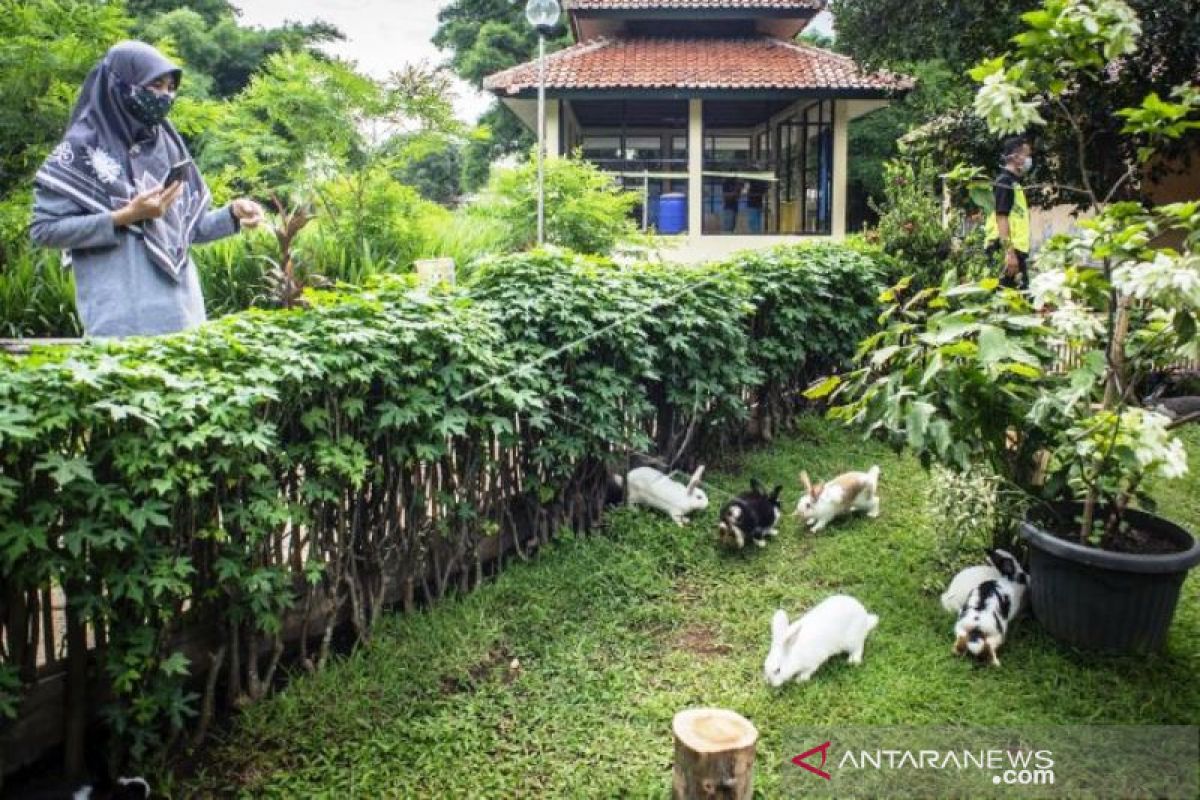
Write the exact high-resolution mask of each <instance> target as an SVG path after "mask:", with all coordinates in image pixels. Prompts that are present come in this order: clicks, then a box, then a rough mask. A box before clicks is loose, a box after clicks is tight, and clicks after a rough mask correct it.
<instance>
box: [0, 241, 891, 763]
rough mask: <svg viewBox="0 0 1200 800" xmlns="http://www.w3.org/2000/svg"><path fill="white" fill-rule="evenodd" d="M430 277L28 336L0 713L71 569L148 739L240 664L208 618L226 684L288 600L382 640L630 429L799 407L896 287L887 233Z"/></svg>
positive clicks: (633, 444) (582, 509) (9, 516)
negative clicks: (137, 334)
mask: <svg viewBox="0 0 1200 800" xmlns="http://www.w3.org/2000/svg"><path fill="white" fill-rule="evenodd" d="M410 281H411V279H409V278H400V277H382V278H379V279H377V280H376V281H375V282H374V283H372V284H370V285H369V286H367V287H366V288H364V289H362V290H361V291H357V292H355V293H321V294H316V295H315V296H314V303H313V307H312V308H310V309H307V310H304V311H294V312H282V311H278V312H263V311H248V312H245V313H241V314H237V315H233V316H231V317H227V318H225V319H222V320H220V321H217V322H215V323H212V324H209V325H207V326H204V327H202V328H200V329H198V330H196V331H192V332H189V333H186V334H180V335H176V336H169V337H162V338H157V339H145V340H130V341H124V342H109V343H94V344H90V345H87V346H82V347H76V348H70V349H47V350H44V351H41V352H39V353H37V354H35V355H32V356H29V357H26V358H23V359H19V360H18V359H13V358H9V357H0V359H2V360H0V585H2V586H3V589H2V591H0V632H2V633H3V643H4V647H3V649H0V717H2V716H3V715H5V714H6V713H7V714H8V715H9V716H11V715H12V714H13V713H15V712H16V701H17V697H16V695H17V693H19V691H20V688H19V687H20V686H21V685H29V684H31V683H32V682H33V681H34V678H35V677H36V676H35V673H36V669H35V666H36V665H35V656H34V655H33V646H32V643H33V641H34V638H33V637H34V636H35V633H36V632H35V631H33V630H32V629H31V627H30V625H29V624H28V623H29V619H30V618H31V617H36V616H37V613H36V606H35V603H36V601H37V599H38V592H39V590H44V589H45V588H46V587H48V586H50V585H52V584H53V585H55V586H58V587H61V588H62V589H63V591H65V593H66V594H67V596H68V597H69V598H70V608H71V614H70V615H69V616H70V619H69V625H68V627H69V628H70V629H71V631H69V632H68V633H69V636H68V638H69V639H71V641H72V642H78V641H80V637H81V634H82V630H83V625H84V624H85V621H87V624H88V625H89V626H91V627H92V628H93V630H94V633H95V635H96V637H97V644H98V645H99V646H98V648H97V650H96V661H95V664H96V666H97V667H98V668H99V669H100V670H102V675H103V680H104V681H105V682H106V683H107V684H108V685H110V686H111V689H112V692H111V696H112V702H110V703H109V704H108V705H107V706H106V713H107V718H108V720H109V723H110V725H111V726H112V729H113V730H114V731H115V732H116V733H118V734H119V736H118V737H117V739H118V740H119V741H121V742H123V743H125V744H126V745H128V747H129V748H130V751H131V755H132V756H133V757H134V758H139V759H140V758H142V757H144V756H146V755H147V754H149V753H151V752H153V751H155V750H156V749H160V745H162V744H164V743H165V744H168V745H169V744H171V743H173V742H174V741H176V740H177V738H176V737H177V736H178V734H179V733H181V732H183V731H184V730H185V729H186V730H189V731H190V732H193V733H195V731H196V729H197V728H199V729H203V728H204V727H205V726H206V725H207V721H208V718H209V717H210V715H211V709H212V707H213V705H214V701H215V697H214V696H213V695H212V689H213V688H214V687H215V685H216V684H215V683H210V684H209V685H208V691H207V692H203V691H197V689H199V690H203V689H204V688H205V687H204V686H199V687H197V685H196V684H195V683H193V682H190V681H188V680H187V678H188V676H189V675H190V674H191V673H193V672H197V673H199V672H204V671H206V670H207V669H208V664H207V663H201V664H197V665H195V666H192V665H191V664H190V663H189V659H188V657H187V656H186V655H185V654H184V650H183V649H181V648H182V645H180V644H179V643H180V641H181V636H180V634H181V633H182V632H184V631H188V632H191V633H192V634H193V638H194V635H195V633H196V632H197V631H199V632H201V633H202V634H203V643H204V649H203V650H201V651H200V652H204V651H207V652H208V653H210V654H211V655H212V658H213V663H218V664H220V665H221V667H220V671H221V675H222V681H221V683H222V685H224V684H225V683H228V685H229V691H228V693H227V697H226V699H227V700H232V701H236V700H240V699H246V698H248V699H250V700H253V699H256V698H257V697H259V696H261V695H262V694H263V693H265V692H266V691H267V688H268V686H269V684H270V682H271V679H272V676H273V673H274V669H275V666H276V664H277V663H278V660H279V656H280V654H281V652H282V648H283V644H284V640H285V638H289V639H295V638H297V636H296V633H297V632H295V631H286V632H285V631H284V630H283V623H284V620H285V618H288V617H289V616H295V614H293V615H289V614H287V613H286V612H288V611H289V609H290V610H292V611H293V612H297V613H299V612H302V613H299V616H300V617H302V618H304V619H307V620H310V621H311V623H312V626H313V627H311V628H309V627H308V623H305V630H304V631H303V633H305V634H307V636H308V637H312V636H315V635H320V634H322V633H324V640H323V642H324V646H322V647H315V648H314V650H313V651H311V652H310V651H309V649H308V648H307V645H306V646H305V647H304V650H303V652H302V658H303V659H304V663H305V664H307V665H310V666H319V665H320V664H321V663H323V661H324V658H325V656H326V655H327V653H328V643H329V633H330V632H331V626H326V625H325V623H324V621H325V620H326V619H333V618H334V617H333V616H332V615H330V614H328V613H327V612H328V611H329V609H330V608H333V609H340V610H342V611H344V612H346V613H348V614H349V617H350V619H351V620H352V621H353V622H354V625H355V628H356V630H357V634H358V635H359V636H360V637H369V635H370V631H371V627H372V625H373V623H374V621H375V619H376V617H377V615H378V614H379V613H380V611H381V610H382V609H383V607H384V606H385V605H386V604H387V603H388V602H389V601H394V600H397V599H399V600H400V601H401V602H403V603H404V604H405V605H409V606H411V604H412V603H413V602H414V598H416V597H418V596H429V597H436V596H440V595H441V594H443V593H444V592H446V591H447V590H449V589H452V588H458V587H463V588H466V587H467V586H469V585H470V583H471V582H472V581H478V580H480V579H481V578H482V559H483V557H484V553H483V551H482V549H481V548H482V546H483V544H484V543H485V541H486V540H487V539H488V537H489V536H492V535H494V534H499V535H500V539H501V545H502V546H504V547H506V548H507V547H511V548H515V550H516V552H517V553H518V554H520V555H522V556H524V555H526V554H527V553H528V550H529V547H530V546H534V545H536V544H537V543H542V542H545V541H547V540H548V539H549V538H551V537H552V536H553V535H554V533H555V532H556V531H557V530H559V529H560V528H561V527H563V526H571V527H574V528H576V529H590V528H591V527H592V526H593V525H594V524H595V523H596V522H598V521H599V518H600V514H601V511H602V507H603V493H604V484H605V477H606V472H607V470H608V469H609V468H610V466H617V465H619V464H622V463H624V462H623V458H624V456H625V455H626V454H627V453H628V451H629V450H637V451H643V452H645V451H652V450H653V451H657V452H659V453H669V454H670V455H672V456H675V457H677V458H678V461H679V463H680V464H688V465H690V464H691V463H692V462H694V461H695V460H696V459H698V458H700V457H701V456H702V455H704V451H706V450H710V449H712V448H714V447H715V446H717V445H719V444H721V443H724V442H727V441H730V440H731V439H734V438H737V437H739V436H740V435H741V433H742V431H744V429H745V425H744V420H745V417H746V414H747V408H748V402H749V403H754V402H758V403H759V404H760V405H761V404H762V403H764V402H765V403H767V404H769V405H770V406H771V407H772V408H773V409H774V411H773V412H772V413H774V414H776V415H780V414H782V415H784V416H786V414H787V410H788V409H790V408H793V407H794V405H795V404H796V403H798V402H799V401H798V399H797V398H796V396H795V391H794V390H796V389H798V388H800V387H802V386H803V385H805V384H806V383H807V382H808V381H809V380H810V379H811V378H813V377H815V376H816V375H818V374H821V373H824V372H825V371H826V370H828V369H829V368H830V367H831V366H836V365H838V364H841V363H845V362H847V361H848V359H849V357H850V356H851V354H852V353H853V350H854V347H855V344H856V343H857V342H858V341H859V340H860V339H861V338H863V337H864V335H866V334H867V333H868V332H869V329H870V327H871V326H872V325H873V320H874V316H875V314H876V305H875V297H876V296H877V294H878V291H879V288H880V285H879V284H880V281H879V270H878V268H877V266H876V265H875V262H874V261H873V259H872V258H871V257H870V255H869V254H867V253H864V252H858V251H855V250H851V249H846V248H840V247H836V246H829V245H825V246H816V247H800V248H783V249H779V250H775V251H771V252H766V253H761V254H752V255H745V256H741V257H737V258H735V259H733V260H731V261H729V262H726V263H720V264H713V265H707V266H704V267H699V268H681V267H670V266H638V267H624V268H622V267H617V266H614V265H613V264H611V263H609V262H606V261H600V260H594V259H587V258H584V257H580V256H575V255H572V254H569V253H563V252H557V251H554V252H551V251H539V252H534V253H529V254H523V255H517V256H509V257H503V258H497V259H494V260H491V261H489V262H487V263H485V264H483V265H482V266H481V267H480V268H479V269H478V271H477V272H476V274H475V275H474V277H473V278H472V280H471V282H470V283H469V284H468V285H465V286H461V287H458V288H455V289H446V290H436V291H432V292H426V291H414V290H413V286H412V283H411V282H410ZM456 576H457V577H456ZM72 632H73V633H74V638H73V639H72V638H71V635H70V634H71V633H72ZM81 649H82V647H81V646H78V645H77V646H75V647H74V648H73V650H74V651H75V652H78V651H79V650H81ZM189 652H195V651H194V650H192V651H189ZM260 653H266V656H265V657H263V658H260ZM197 714H199V719H197V718H196V715H197ZM164 731H169V732H171V733H173V734H175V735H174V736H169V737H167V738H163V736H162V734H163V732H164ZM70 746H71V745H70V742H69V743H68V749H69V748H70Z"/></svg>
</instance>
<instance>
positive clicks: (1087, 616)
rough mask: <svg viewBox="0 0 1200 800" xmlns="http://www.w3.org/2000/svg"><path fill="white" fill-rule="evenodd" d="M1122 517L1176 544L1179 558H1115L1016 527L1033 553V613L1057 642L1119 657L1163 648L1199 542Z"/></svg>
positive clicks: (1148, 519) (1165, 526) (1164, 524)
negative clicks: (1111, 653) (1114, 653)
mask: <svg viewBox="0 0 1200 800" xmlns="http://www.w3.org/2000/svg"><path fill="white" fill-rule="evenodd" d="M1078 509H1079V507H1078V506H1076V507H1075V508H1074V509H1072V512H1077V511H1078ZM1125 513H1126V518H1127V519H1128V520H1129V522H1130V524H1132V525H1133V526H1134V527H1137V528H1140V529H1142V530H1145V531H1154V532H1156V533H1158V534H1160V535H1162V536H1163V537H1165V538H1167V539H1169V540H1171V541H1174V542H1177V543H1178V544H1179V547H1180V551H1179V552H1177V553H1168V554H1165V555H1137V554H1131V553H1112V552H1108V551H1106V550H1100V549H1097V548H1094V547H1084V546H1083V545H1080V544H1076V543H1074V542H1069V541H1067V540H1065V539H1061V538H1059V537H1057V536H1055V535H1053V534H1051V533H1049V532H1047V531H1045V530H1042V529H1041V528H1040V527H1039V526H1037V525H1036V524H1034V523H1032V522H1030V521H1026V522H1023V523H1021V535H1022V537H1024V539H1025V540H1026V541H1027V542H1028V543H1029V550H1030V564H1029V583H1030V587H1029V589H1030V597H1031V600H1032V605H1033V613H1034V615H1035V616H1036V617H1037V619H1038V622H1039V623H1041V625H1042V627H1043V628H1045V629H1046V630H1047V631H1048V632H1049V633H1050V634H1051V635H1052V636H1054V637H1055V638H1057V639H1059V640H1061V641H1064V642H1067V643H1068V644H1072V645H1075V646H1076V647H1082V648H1086V649H1088V650H1103V651H1110V652H1121V653H1146V652H1151V651H1155V650H1161V649H1162V647H1163V645H1165V644H1166V641H1167V631H1168V630H1169V629H1170V627H1171V620H1172V618H1174V616H1175V606H1176V605H1177V603H1178V602H1179V589H1180V587H1181V586H1183V581H1184V579H1185V578H1186V577H1187V573H1188V570H1189V569H1191V568H1192V567H1194V566H1195V565H1196V564H1197V563H1198V562H1200V542H1197V540H1196V538H1195V537H1194V536H1192V535H1191V534H1190V533H1188V532H1187V531H1185V530H1184V529H1183V528H1181V527H1179V526H1178V525H1176V524H1174V523H1172V522H1169V521H1168V520H1165V519H1162V518H1161V517H1157V516H1155V515H1153V514H1147V513H1146V512H1143V511H1135V510H1129V511H1126V512H1125ZM1074 516H1075V513H1071V514H1070V516H1067V517H1066V519H1071V518H1073V517H1074Z"/></svg>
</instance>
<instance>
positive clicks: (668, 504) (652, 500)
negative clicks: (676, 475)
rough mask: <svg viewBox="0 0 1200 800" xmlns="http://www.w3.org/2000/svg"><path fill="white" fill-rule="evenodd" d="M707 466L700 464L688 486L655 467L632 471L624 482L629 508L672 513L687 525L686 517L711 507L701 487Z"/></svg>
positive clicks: (677, 520)
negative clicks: (637, 507)
mask: <svg viewBox="0 0 1200 800" xmlns="http://www.w3.org/2000/svg"><path fill="white" fill-rule="evenodd" d="M702 475H704V465H703V464H702V465H700V467H699V468H697V469H696V471H695V472H694V473H692V478H691V480H689V481H688V484H687V486H684V485H683V484H681V483H676V482H675V481H673V480H671V478H670V476H669V475H667V474H666V473H663V472H659V471H658V470H656V469H655V468H654V467H638V468H637V469H634V470H630V471H629V475H628V476H627V477H626V479H625V491H626V492H627V494H628V498H629V503H630V505H641V506H649V507H650V508H657V509H658V510H659V511H664V512H666V513H667V514H670V516H671V519H673V520H675V522H676V523H678V524H679V525H680V526H683V525H686V524H687V515H688V514H691V513H693V512H695V511H703V510H704V509H706V508H708V496H707V495H706V494H704V491H703V490H702V489H700V488H699V483H700V477H701V476H702Z"/></svg>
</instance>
